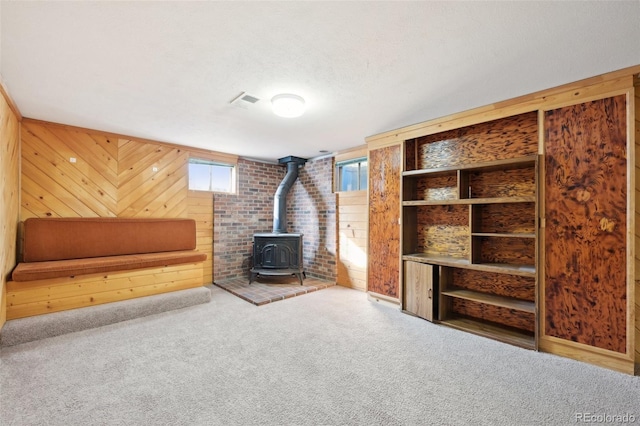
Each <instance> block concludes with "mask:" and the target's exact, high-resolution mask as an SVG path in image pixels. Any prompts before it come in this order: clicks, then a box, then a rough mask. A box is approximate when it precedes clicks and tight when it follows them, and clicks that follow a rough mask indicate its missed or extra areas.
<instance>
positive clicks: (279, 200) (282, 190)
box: [273, 156, 307, 234]
mask: <svg viewBox="0 0 640 426" xmlns="http://www.w3.org/2000/svg"><path fill="white" fill-rule="evenodd" d="M278 162H279V163H280V164H286V165H287V174H286V175H285V176H284V179H282V182H280V185H278V189H277V190H276V193H275V195H274V196H273V233H274V234H285V233H286V232H287V194H288V193H289V190H290V189H291V186H293V183H294V182H295V181H296V179H297V178H298V167H299V166H302V165H304V163H306V162H307V160H306V159H304V158H299V157H293V156H289V157H284V158H280V159H279V160H278Z"/></svg>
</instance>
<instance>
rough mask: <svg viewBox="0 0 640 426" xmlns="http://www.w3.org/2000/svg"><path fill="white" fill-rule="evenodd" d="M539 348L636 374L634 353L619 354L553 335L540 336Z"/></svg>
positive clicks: (543, 350)
mask: <svg viewBox="0 0 640 426" xmlns="http://www.w3.org/2000/svg"><path fill="white" fill-rule="evenodd" d="M539 349H540V351H542V352H548V353H552V354H555V355H560V356H563V357H566V358H571V359H575V360H577V361H582V362H586V363H589V364H593V365H598V366H600V367H606V368H610V369H612V370H616V371H619V372H621V373H625V374H631V375H633V374H634V368H635V365H634V357H633V353H631V354H619V353H616V352H612V351H606V350H604V349H599V348H595V347H593V346H588V345H583V344H581V343H576V342H570V341H567V340H563V339H557V338H555V337H551V336H541V337H540V344H539Z"/></svg>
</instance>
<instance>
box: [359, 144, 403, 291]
mask: <svg viewBox="0 0 640 426" xmlns="http://www.w3.org/2000/svg"><path fill="white" fill-rule="evenodd" d="M401 159H402V155H401V145H400V144H398V145H392V146H388V147H384V148H378V149H374V150H371V151H370V152H369V250H368V264H369V266H368V277H367V290H368V291H371V292H374V293H377V294H381V295H384V296H388V297H391V298H399V297H400V282H399V281H400V223H399V221H400V177H401V172H402V170H401V166H402V165H401Z"/></svg>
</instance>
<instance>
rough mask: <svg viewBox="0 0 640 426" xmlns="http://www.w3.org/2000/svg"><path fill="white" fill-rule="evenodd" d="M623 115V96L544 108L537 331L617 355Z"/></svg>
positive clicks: (623, 306)
mask: <svg viewBox="0 0 640 426" xmlns="http://www.w3.org/2000/svg"><path fill="white" fill-rule="evenodd" d="M626 117H627V112H626V97H625V95H619V96H615V97H610V98H606V99H600V100H596V101H593V102H586V103H582V104H578V105H572V106H568V107H564V108H558V109H555V110H552V111H547V112H546V113H545V128H546V147H545V150H546V156H545V169H546V170H545V176H544V184H545V188H544V194H545V196H544V205H545V218H546V229H545V247H544V250H545V258H546V261H545V269H544V273H545V286H544V300H543V303H544V304H545V306H544V308H545V309H544V312H545V315H544V330H543V332H544V334H545V335H546V336H553V337H557V338H560V339H564V340H567V341H570V342H578V343H583V344H585V345H589V346H593V347H596V348H601V349H605V350H609V351H615V352H618V353H625V352H626V346H627V345H626V344H627V335H626V330H627V323H626V321H627V264H626V262H627V258H626V257H627V256H626V255H627V214H628V212H627V198H628V197H627V191H628V190H627V185H628V182H627V181H628V178H627V161H628V159H627V123H626V120H627V118H626ZM629 214H631V213H629Z"/></svg>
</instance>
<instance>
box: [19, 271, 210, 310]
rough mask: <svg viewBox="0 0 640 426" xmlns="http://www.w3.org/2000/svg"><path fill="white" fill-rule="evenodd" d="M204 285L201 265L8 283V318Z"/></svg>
mask: <svg viewBox="0 0 640 426" xmlns="http://www.w3.org/2000/svg"><path fill="white" fill-rule="evenodd" d="M201 285H202V266H201V264H199V263H197V264H188V265H175V266H167V267H161V268H149V269H137V270H132V271H126V272H116V273H113V274H111V273H110V274H91V275H83V276H78V277H65V278H54V279H49V280H39V281H30V282H28V283H24V282H19V283H16V282H13V281H9V282H8V283H7V319H15V318H24V317H28V316H33V315H41V314H47V313H51V312H59V311H65V310H69V309H76V308H82V307H87V306H94V305H100V304H103V303H109V302H115V301H120V300H128V299H133V298H136V297H142V296H149V295H152V294H160V293H167V292H170V291H176V290H184V289H187V288H194V287H199V286H201Z"/></svg>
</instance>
